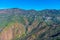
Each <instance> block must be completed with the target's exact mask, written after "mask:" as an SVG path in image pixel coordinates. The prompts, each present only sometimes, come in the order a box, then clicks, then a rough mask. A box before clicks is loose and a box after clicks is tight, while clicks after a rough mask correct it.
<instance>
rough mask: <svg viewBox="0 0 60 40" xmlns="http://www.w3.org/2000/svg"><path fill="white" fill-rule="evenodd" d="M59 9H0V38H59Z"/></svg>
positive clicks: (13, 39) (12, 39)
mask: <svg viewBox="0 0 60 40" xmlns="http://www.w3.org/2000/svg"><path fill="white" fill-rule="evenodd" d="M59 38H60V10H55V9H53V10H49V9H46V10H41V11H36V10H24V9H18V8H11V9H1V10H0V40H60V39H59Z"/></svg>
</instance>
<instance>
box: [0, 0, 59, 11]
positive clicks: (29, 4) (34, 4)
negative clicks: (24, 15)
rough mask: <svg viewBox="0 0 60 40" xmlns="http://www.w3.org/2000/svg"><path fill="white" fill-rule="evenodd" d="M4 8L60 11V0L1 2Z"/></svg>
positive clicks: (14, 0) (7, 0) (0, 7)
mask: <svg viewBox="0 0 60 40" xmlns="http://www.w3.org/2000/svg"><path fill="white" fill-rule="evenodd" d="M2 8H21V9H36V10H42V9H60V0H0V9H2Z"/></svg>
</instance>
